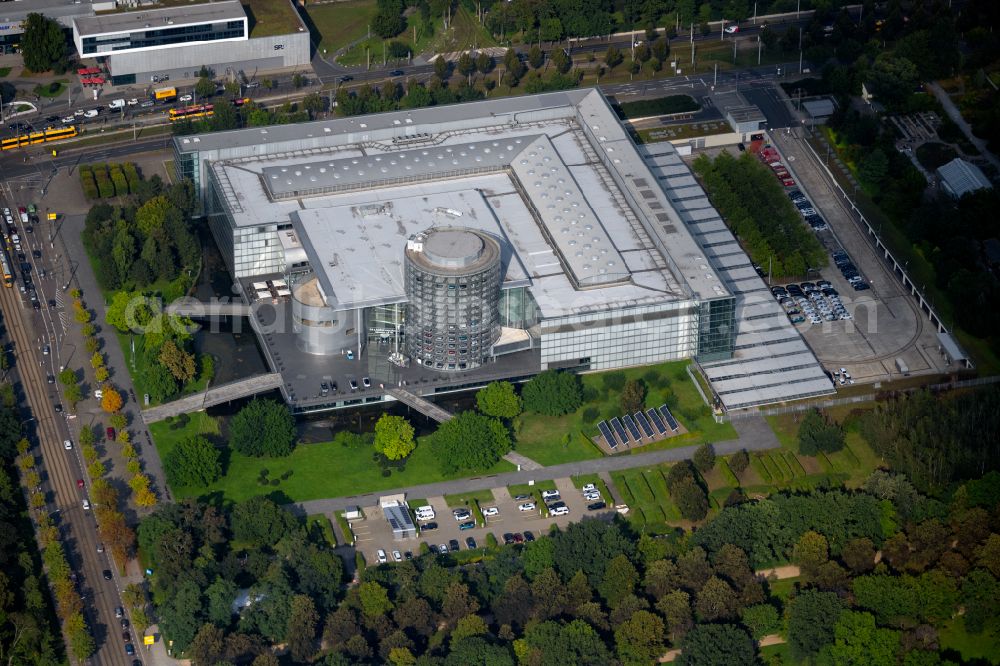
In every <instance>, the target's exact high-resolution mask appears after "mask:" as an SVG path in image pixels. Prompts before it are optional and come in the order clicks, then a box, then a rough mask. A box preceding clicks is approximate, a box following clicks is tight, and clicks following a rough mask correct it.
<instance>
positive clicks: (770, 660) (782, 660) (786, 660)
mask: <svg viewBox="0 0 1000 666" xmlns="http://www.w3.org/2000/svg"><path fill="white" fill-rule="evenodd" d="M760 658H761V660H762V661H763V662H764V663H765V664H767V665H768V666H783V665H784V664H794V663H795V660H794V659H793V658H792V648H791V647H790V646H789V645H788V643H779V644H777V645H768V646H767V647H762V648H761V649H760Z"/></svg>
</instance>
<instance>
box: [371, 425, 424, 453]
mask: <svg viewBox="0 0 1000 666" xmlns="http://www.w3.org/2000/svg"><path fill="white" fill-rule="evenodd" d="M416 446H417V445H416V443H415V442H414V441H413V426H411V425H410V422H409V421H407V420H406V419H405V418H403V417H402V416H393V415H391V414H383V415H382V416H380V417H379V420H378V422H376V423H375V450H376V451H378V452H379V453H381V454H382V455H384V456H385V457H386V458H388V459H389V460H399V459H400V458H405V457H406V456H408V455H410V454H411V453H412V452H413V449H414V448H416Z"/></svg>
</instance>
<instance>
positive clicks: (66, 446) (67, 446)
mask: <svg viewBox="0 0 1000 666" xmlns="http://www.w3.org/2000/svg"><path fill="white" fill-rule="evenodd" d="M63 448H64V449H66V450H67V451H69V450H70V449H72V448H73V442H71V441H70V440H68V439H64V440H63Z"/></svg>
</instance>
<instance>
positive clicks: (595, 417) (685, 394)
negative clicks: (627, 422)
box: [514, 361, 736, 465]
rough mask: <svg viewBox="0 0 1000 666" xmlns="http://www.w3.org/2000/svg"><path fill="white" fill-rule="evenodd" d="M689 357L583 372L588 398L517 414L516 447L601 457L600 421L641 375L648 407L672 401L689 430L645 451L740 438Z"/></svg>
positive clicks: (617, 411) (558, 459) (612, 413)
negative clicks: (710, 401)
mask: <svg viewBox="0 0 1000 666" xmlns="http://www.w3.org/2000/svg"><path fill="white" fill-rule="evenodd" d="M688 364H689V362H688V361H673V362H670V363H660V364H659V365H653V366H647V367H641V368H629V369H627V370H615V371H610V372H600V373H592V374H586V375H581V377H580V379H581V381H582V382H583V404H582V405H581V406H580V408H579V409H577V410H576V411H575V412H572V413H570V414H566V415H565V416H555V417H553V416H545V415H542V414H532V413H525V414H522V415H521V416H520V417H518V418H517V419H515V422H514V433H515V439H516V441H517V445H516V449H517V452H518V453H521V454H523V455H525V456H527V457H529V458H531V459H532V460H535V461H537V462H539V463H541V464H543V465H558V464H560V463H565V462H574V461H577V460H588V459H591V458H600V457H601V456H602V455H603V454H602V453H601V452H600V451H599V450H598V448H597V447H596V446H595V445H594V444H593V443H592V442H591V437H596V436H597V435H598V430H597V424H598V423H599V422H600V421H602V420H607V419H611V418H614V417H616V416H621V415H622V414H623V413H624V412H623V411H622V409H621V406H620V400H619V394H620V392H621V389H622V387H623V386H624V385H625V382H626V381H628V380H630V379H632V380H640V381H641V382H642V383H643V384H644V385H645V387H646V400H645V407H646V408H647V409H650V408H652V409H655V408H657V407H659V406H660V405H662V404H664V403H666V404H667V405H668V406H669V407H670V411H671V412H673V413H674V415H675V416H676V417H677V418H678V420H679V421H680V422H681V423H682V424H683V425H684V427H685V428H687V430H688V432H687V433H686V434H683V435H678V436H676V437H669V438H667V439H664V440H661V441H659V442H655V443H653V444H649V445H647V446H642V447H638V448H637V449H636V451H638V452H639V453H644V452H646V451H655V450H657V449H671V448H675V447H678V446H690V445H698V444H702V443H704V442H718V441H721V440H726V439H736V431H735V430H734V429H733V427H732V425H730V424H728V423H717V422H716V421H715V419H714V417H713V416H712V412H711V409H709V407H708V406H707V405H706V404H705V401H704V400H703V399H702V397H701V395H700V394H699V393H698V388H697V387H696V386H695V385H694V382H692V381H691V378H690V377H689V376H688V374H687V366H688Z"/></svg>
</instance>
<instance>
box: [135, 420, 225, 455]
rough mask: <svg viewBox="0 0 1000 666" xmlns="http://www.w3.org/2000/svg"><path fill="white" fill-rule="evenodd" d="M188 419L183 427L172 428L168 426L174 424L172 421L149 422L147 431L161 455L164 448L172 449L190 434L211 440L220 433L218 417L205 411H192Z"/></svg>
mask: <svg viewBox="0 0 1000 666" xmlns="http://www.w3.org/2000/svg"><path fill="white" fill-rule="evenodd" d="M188 416H189V417H190V421H188V423H187V425H185V426H184V427H183V428H177V429H173V428H171V427H170V426H171V425H172V424H176V422H174V421H172V422H171V423H167V422H166V421H157V422H156V423H150V424H149V432H150V434H151V435H152V436H153V441H154V443H155V444H156V446H157V447H158V448H159V449H160V451H161V455H162V452H163V450H164V448H166V449H167V450H170V449H173V448H174V447H175V446H177V443H178V442H180V441H181V440H182V439H184V438H186V437H190V436H192V435H205V436H206V437H208V439H209V440H212V439H214V438H216V437H218V435H219V434H220V432H221V430H220V427H219V419H217V418H216V417H214V416H209V415H208V413H207V412H192V413H191V414H189V415H188Z"/></svg>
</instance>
